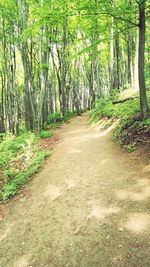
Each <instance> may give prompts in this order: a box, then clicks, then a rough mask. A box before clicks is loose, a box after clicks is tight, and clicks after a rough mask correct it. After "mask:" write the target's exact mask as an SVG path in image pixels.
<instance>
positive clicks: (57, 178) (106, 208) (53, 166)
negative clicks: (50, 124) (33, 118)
mask: <svg viewBox="0 0 150 267" xmlns="http://www.w3.org/2000/svg"><path fill="white" fill-rule="evenodd" d="M111 129H112V126H111V127H109V128H108V129H107V130H101V131H100V130H98V129H97V128H96V127H89V126H88V115H87V114H84V115H83V116H81V117H76V118H73V119H72V120H71V122H70V123H69V124H66V125H64V126H62V127H61V129H60V130H58V134H59V138H60V142H59V143H58V144H56V145H55V147H54V150H53V153H52V156H51V157H50V158H49V159H47V160H46V163H45V165H44V166H43V168H42V169H41V170H40V172H39V173H38V174H36V175H35V176H34V178H33V179H32V180H31V181H30V182H29V183H28V184H27V185H26V186H25V187H24V189H23V190H22V194H21V195H19V196H17V197H15V199H14V200H13V201H12V202H11V203H13V205H12V204H10V203H8V204H7V205H6V206H5V213H4V214H3V216H2V218H1V220H0V266H1V267H113V266H114V267H149V266H150V253H149V248H150V213H149V202H148V198H149V197H150V183H149V177H150V162H149V161H148V159H145V160H144V159H143V160H139V155H138V154H136V153H131V154H129V153H127V152H126V151H124V150H121V149H120V148H119V146H117V145H116V144H114V143H113V142H112V141H111Z"/></svg>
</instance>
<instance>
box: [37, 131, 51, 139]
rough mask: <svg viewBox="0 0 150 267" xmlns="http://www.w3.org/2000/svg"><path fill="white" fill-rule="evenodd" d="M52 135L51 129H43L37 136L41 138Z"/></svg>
mask: <svg viewBox="0 0 150 267" xmlns="http://www.w3.org/2000/svg"><path fill="white" fill-rule="evenodd" d="M52 135H53V133H52V132H51V131H44V130H42V131H40V132H39V137H40V138H41V139H44V138H49V137H51V136H52Z"/></svg>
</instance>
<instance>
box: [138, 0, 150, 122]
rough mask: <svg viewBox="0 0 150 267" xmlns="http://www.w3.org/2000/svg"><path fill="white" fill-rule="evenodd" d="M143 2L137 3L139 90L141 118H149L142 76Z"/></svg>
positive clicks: (143, 49) (141, 0) (144, 28)
mask: <svg viewBox="0 0 150 267" xmlns="http://www.w3.org/2000/svg"><path fill="white" fill-rule="evenodd" d="M145 2H146V1H143V0H140V1H139V62H138V71H139V88H140V108H141V116H142V117H143V118H147V117H148V116H149V109H148V103H147V96H146V87H145V76H144V61H145V58H144V55H145V31H146V25H145Z"/></svg>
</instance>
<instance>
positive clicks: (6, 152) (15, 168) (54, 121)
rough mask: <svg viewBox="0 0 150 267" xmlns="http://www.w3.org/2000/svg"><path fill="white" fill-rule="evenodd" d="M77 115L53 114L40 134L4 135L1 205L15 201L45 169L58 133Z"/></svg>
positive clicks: (0, 159)
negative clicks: (25, 187) (27, 183)
mask: <svg viewBox="0 0 150 267" xmlns="http://www.w3.org/2000/svg"><path fill="white" fill-rule="evenodd" d="M75 115H76V113H75V112H66V113H65V115H64V117H63V118H62V115H61V113H59V112H57V113H54V114H50V115H49V116H48V119H47V124H46V125H44V128H43V130H41V131H40V132H38V133H36V132H35V133H31V132H28V131H26V130H25V129H24V128H22V129H20V131H19V135H17V136H15V135H12V134H1V136H0V201H2V202H5V201H7V200H8V199H9V198H10V197H13V196H14V195H15V194H16V193H17V192H18V190H19V189H20V188H21V186H23V185H24V184H25V183H26V182H27V181H28V179H29V178H30V177H31V176H32V175H33V174H35V173H36V172H37V171H38V170H39V168H40V167H41V165H42V163H43V161H44V160H45V159H46V158H47V157H48V156H49V155H50V154H51V148H52V146H53V144H54V143H55V142H57V140H58V137H57V136H55V133H54V132H55V131H54V129H55V128H56V127H58V126H59V125H62V124H63V123H65V122H67V121H68V120H69V119H71V118H72V117H73V116H75Z"/></svg>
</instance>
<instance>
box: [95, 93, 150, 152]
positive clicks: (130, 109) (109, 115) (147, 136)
mask: <svg viewBox="0 0 150 267" xmlns="http://www.w3.org/2000/svg"><path fill="white" fill-rule="evenodd" d="M147 97H148V102H149V104H150V91H148V93H147ZM128 98H131V99H130V100H127V101H125V102H121V103H116V104H114V103H113V102H114V100H117V101H118V102H119V101H120V100H123V99H128ZM116 120H118V122H119V123H118V124H117V126H116V127H115V129H114V130H113V132H112V138H113V140H114V141H116V142H117V143H119V144H120V145H121V146H123V147H124V148H125V149H127V150H128V151H129V152H133V151H135V150H136V149H137V148H139V147H141V146H145V145H146V146H149V145H150V118H147V119H144V120H143V119H141V116H140V104H139V97H138V93H137V92H135V91H128V90H126V91H123V92H122V93H120V94H116V95H115V96H114V95H113V94H112V96H110V97H105V98H101V99H99V100H97V101H96V103H95V107H94V109H93V110H92V112H91V115H90V123H91V124H96V125H99V124H102V125H103V127H105V128H107V127H109V126H110V125H111V124H112V123H114V121H116Z"/></svg>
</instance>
